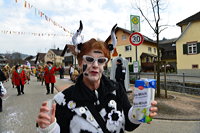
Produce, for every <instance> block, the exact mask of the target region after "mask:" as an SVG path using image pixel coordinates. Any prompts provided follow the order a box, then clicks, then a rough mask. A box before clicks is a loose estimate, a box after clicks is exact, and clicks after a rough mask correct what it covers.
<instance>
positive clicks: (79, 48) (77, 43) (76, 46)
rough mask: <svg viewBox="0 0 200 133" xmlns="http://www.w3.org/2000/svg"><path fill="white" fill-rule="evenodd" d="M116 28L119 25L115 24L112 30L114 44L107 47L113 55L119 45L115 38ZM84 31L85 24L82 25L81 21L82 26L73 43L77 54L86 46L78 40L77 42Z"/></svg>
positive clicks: (73, 38) (74, 36)
mask: <svg viewBox="0 0 200 133" xmlns="http://www.w3.org/2000/svg"><path fill="white" fill-rule="evenodd" d="M116 28H117V24H115V25H114V26H113V27H112V29H111V40H112V43H111V44H108V46H107V49H108V50H109V51H110V52H111V53H113V52H114V49H115V47H116V45H117V38H116V36H115V30H116ZM82 30H83V24H82V21H81V20H80V26H79V28H78V30H77V31H76V33H75V34H74V35H73V37H72V43H73V45H74V47H75V53H80V51H81V48H82V45H84V43H82V42H78V40H77V38H78V36H80V35H81V32H82Z"/></svg>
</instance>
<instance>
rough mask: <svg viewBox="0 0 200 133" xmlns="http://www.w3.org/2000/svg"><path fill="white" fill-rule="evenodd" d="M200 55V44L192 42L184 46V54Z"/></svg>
mask: <svg viewBox="0 0 200 133" xmlns="http://www.w3.org/2000/svg"><path fill="white" fill-rule="evenodd" d="M199 53H200V43H199V42H190V43H187V44H183V54H199Z"/></svg>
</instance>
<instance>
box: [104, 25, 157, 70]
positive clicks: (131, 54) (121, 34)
mask: <svg viewBox="0 0 200 133" xmlns="http://www.w3.org/2000/svg"><path fill="white" fill-rule="evenodd" d="M131 33H132V32H131V31H129V30H126V29H123V28H120V27H117V28H116V30H115V34H116V37H117V46H116V49H117V53H118V56H119V55H121V57H124V58H125V59H127V60H128V61H129V64H133V61H136V46H133V45H132V44H131V43H130V42H129V36H130V35H131ZM106 42H107V43H108V44H110V43H111V37H110V36H109V37H108V38H107V39H106ZM112 58H115V57H114V56H112ZM156 58H157V47H156V42H155V41H153V40H152V39H150V38H148V37H146V36H144V42H143V43H142V44H141V45H139V46H137V60H138V61H139V64H140V66H141V68H142V71H149V70H151V71H153V62H154V61H155V60H156ZM110 66H111V64H110V63H109V64H108V67H110Z"/></svg>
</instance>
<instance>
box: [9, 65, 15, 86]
mask: <svg viewBox="0 0 200 133" xmlns="http://www.w3.org/2000/svg"><path fill="white" fill-rule="evenodd" d="M14 71H15V66H13V67H12V68H11V76H10V79H11V83H12V87H13V88H14V87H15V83H14V76H13V74H14Z"/></svg>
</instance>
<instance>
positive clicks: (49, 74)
mask: <svg viewBox="0 0 200 133" xmlns="http://www.w3.org/2000/svg"><path fill="white" fill-rule="evenodd" d="M59 70H60V68H56V67H55V66H53V62H52V61H47V66H46V67H45V68H44V79H45V85H46V89H47V93H46V94H47V95H48V94H49V93H50V84H51V94H53V93H54V84H55V82H56V78H55V72H56V71H59Z"/></svg>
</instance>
